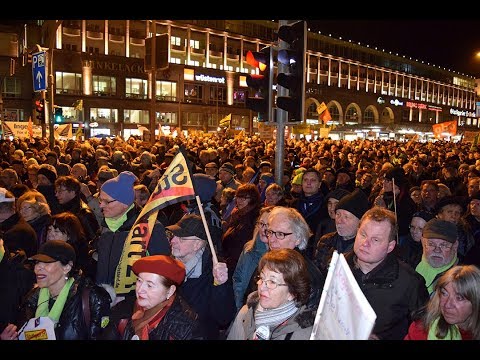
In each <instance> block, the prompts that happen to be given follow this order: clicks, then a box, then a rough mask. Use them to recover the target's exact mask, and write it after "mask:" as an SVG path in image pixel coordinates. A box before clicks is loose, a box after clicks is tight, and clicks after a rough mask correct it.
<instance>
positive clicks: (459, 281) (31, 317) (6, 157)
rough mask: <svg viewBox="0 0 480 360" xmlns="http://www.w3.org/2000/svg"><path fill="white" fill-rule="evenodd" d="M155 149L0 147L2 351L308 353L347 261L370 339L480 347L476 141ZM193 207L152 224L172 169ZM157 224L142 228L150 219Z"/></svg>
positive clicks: (206, 143)
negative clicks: (285, 346) (81, 347)
mask: <svg viewBox="0 0 480 360" xmlns="http://www.w3.org/2000/svg"><path fill="white" fill-rule="evenodd" d="M284 146H285V151H284V153H285V159H283V160H284V161H283V166H282V170H283V174H282V175H283V176H281V183H276V182H275V176H274V174H275V170H276V169H275V164H276V163H278V160H277V161H276V159H275V156H276V154H277V153H278V152H276V149H277V145H276V144H275V140H262V139H260V138H258V137H256V136H249V137H247V136H244V135H243V136H237V137H235V138H225V137H223V136H222V135H221V134H213V135H212V134H209V136H206V135H205V136H193V135H192V136H189V137H188V138H186V137H184V136H179V137H176V138H173V137H170V136H161V137H159V138H158V139H157V141H156V142H155V144H154V145H152V144H150V143H146V142H143V141H141V140H139V139H136V138H135V137H130V138H129V139H128V140H126V141H125V140H124V139H122V138H120V137H117V138H114V139H110V138H104V139H89V140H86V141H75V140H68V141H60V140H57V141H56V142H55V145H54V146H53V148H50V146H49V144H48V142H47V141H45V140H44V139H23V140H22V139H13V140H2V141H0V277H1V278H2V282H1V283H0V339H1V340H17V339H21V340H23V339H26V340H30V339H57V340H132V339H138V340H202V339H204V340H308V339H310V336H311V333H312V328H313V326H314V321H315V317H316V313H317V310H318V307H319V303H320V299H321V296H322V292H323V291H324V287H325V281H326V278H327V275H328V272H329V264H330V261H331V259H332V256H333V254H334V253H335V252H337V253H339V254H342V255H343V256H344V257H345V260H346V262H347V264H348V266H349V267H350V270H351V272H352V274H353V277H354V278H355V280H356V281H357V283H358V285H359V288H360V290H361V291H362V293H363V294H364V295H365V297H366V299H367V300H368V302H369V304H370V306H371V307H372V309H373V310H374V312H375V314H376V321H375V324H374V326H373V329H372V331H371V334H370V337H369V339H375V340H404V339H405V340H438V339H444V340H447V339H449V340H450V339H451V340H461V339H464V340H467V339H468V340H480V314H479V312H480V270H479V266H480V149H478V148H477V147H476V146H473V145H472V144H470V143H456V144H453V143H450V142H444V141H436V142H428V143H420V142H413V141H410V142H405V143H402V142H397V141H394V140H388V141H373V140H355V141H346V140H331V139H312V140H306V139H305V138H302V139H293V138H292V139H287V140H286V141H285V144H284ZM180 151H181V152H182V153H184V154H185V155H186V159H187V162H188V164H189V166H190V167H191V169H190V172H191V174H192V182H193V184H194V189H195V195H196V196H197V200H198V201H195V200H185V201H180V202H175V201H173V202H172V203H170V204H169V205H168V206H165V207H162V208H161V209H160V210H159V211H158V214H157V216H156V218H154V219H153V222H151V231H150V234H149V238H148V242H147V243H144V244H142V246H143V247H142V256H141V257H140V258H139V259H138V260H136V261H135V262H134V263H133V264H130V265H128V266H129V267H130V268H129V269H128V271H129V272H131V273H132V274H133V275H134V276H135V283H134V286H133V287H132V288H131V290H130V291H129V292H119V291H118V287H116V285H118V284H116V280H115V279H116V274H117V273H118V272H119V269H120V266H121V265H120V264H121V263H122V262H123V261H124V258H125V256H126V252H127V251H128V246H127V244H128V241H129V240H128V239H129V237H130V236H131V230H132V227H134V225H135V224H136V222H137V219H138V218H139V215H140V214H141V212H142V209H143V208H144V207H145V206H146V204H148V203H149V201H150V196H151V195H152V194H153V193H154V191H155V190H156V189H157V185H158V183H159V180H160V179H162V176H163V175H164V174H165V172H166V171H167V169H169V166H170V164H171V163H172V161H173V159H174V158H175V156H176V155H177V154H178V153H179V152H180ZM149 221H150V220H149Z"/></svg>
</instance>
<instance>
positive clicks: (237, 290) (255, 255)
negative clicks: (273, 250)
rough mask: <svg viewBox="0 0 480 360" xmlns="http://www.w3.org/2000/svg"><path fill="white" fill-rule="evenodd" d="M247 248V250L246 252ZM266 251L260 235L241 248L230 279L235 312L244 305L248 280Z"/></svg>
mask: <svg viewBox="0 0 480 360" xmlns="http://www.w3.org/2000/svg"><path fill="white" fill-rule="evenodd" d="M252 243H253V244H252ZM247 247H248V248H249V250H248V251H247V250H246V248H247ZM267 251H268V246H267V244H265V243H264V242H262V241H261V240H260V235H257V238H256V239H254V240H250V241H248V242H247V243H246V244H245V246H244V247H243V251H242V253H241V254H240V257H239V258H238V262H237V266H236V267H235V271H234V272H233V277H232V280H233V292H234V295H235V305H236V306H237V310H240V309H241V308H242V306H243V305H244V304H245V299H246V296H247V295H248V293H247V289H248V287H249V283H250V279H251V278H252V275H253V274H254V273H255V270H256V268H257V266H258V262H259V261H260V258H261V257H262V256H263V254H265V253H266V252H267Z"/></svg>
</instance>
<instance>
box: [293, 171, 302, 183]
mask: <svg viewBox="0 0 480 360" xmlns="http://www.w3.org/2000/svg"><path fill="white" fill-rule="evenodd" d="M302 181H303V172H301V173H300V174H297V175H295V176H294V177H293V179H292V185H302Z"/></svg>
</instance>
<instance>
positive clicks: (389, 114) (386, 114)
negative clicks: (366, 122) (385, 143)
mask: <svg viewBox="0 0 480 360" xmlns="http://www.w3.org/2000/svg"><path fill="white" fill-rule="evenodd" d="M394 119H395V115H394V114H393V110H392V109H391V108H390V107H388V106H387V107H386V108H385V109H383V111H382V114H381V116H380V123H381V124H393V122H394Z"/></svg>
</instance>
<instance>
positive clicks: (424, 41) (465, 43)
mask: <svg viewBox="0 0 480 360" xmlns="http://www.w3.org/2000/svg"><path fill="white" fill-rule="evenodd" d="M307 23H308V26H309V28H310V30H311V31H321V33H322V34H323V35H329V34H331V35H332V36H333V37H336V38H339V37H342V40H346V41H348V40H352V42H357V43H358V42H360V43H361V44H362V45H366V44H368V45H370V47H373V48H374V47H375V46H376V47H377V48H378V49H385V51H391V52H392V54H396V53H398V54H399V55H402V56H403V55H405V56H407V57H411V58H412V59H413V60H416V59H418V60H419V61H422V60H423V61H424V62H425V63H430V64H431V65H432V64H435V65H437V66H441V67H445V68H447V69H450V70H453V71H457V72H460V73H464V74H466V75H472V76H476V77H480V57H475V54H476V53H477V52H478V51H480V20H473V19H453V20H445V19H442V20H434V19H425V20H422V19H412V20H408V19H407V20H401V19H392V20H378V19H368V20H360V19H359V20H357V19H344V20H342V19H340V18H339V19H326V20H313V19H308V20H307Z"/></svg>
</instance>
